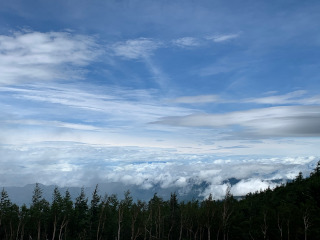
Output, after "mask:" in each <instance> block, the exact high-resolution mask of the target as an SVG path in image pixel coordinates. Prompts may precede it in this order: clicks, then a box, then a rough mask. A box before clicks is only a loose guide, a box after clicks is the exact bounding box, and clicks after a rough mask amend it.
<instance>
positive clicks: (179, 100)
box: [172, 95, 220, 104]
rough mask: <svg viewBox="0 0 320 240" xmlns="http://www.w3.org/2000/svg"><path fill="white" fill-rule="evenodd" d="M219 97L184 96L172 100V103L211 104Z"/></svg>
mask: <svg viewBox="0 0 320 240" xmlns="http://www.w3.org/2000/svg"><path fill="white" fill-rule="evenodd" d="M219 100H220V99H219V96H218V95H198V96H184V97H179V98H176V99H173V100H172V102H174V103H187V104H188V103H189V104H199V103H200V104H201V103H212V102H218V101H219Z"/></svg>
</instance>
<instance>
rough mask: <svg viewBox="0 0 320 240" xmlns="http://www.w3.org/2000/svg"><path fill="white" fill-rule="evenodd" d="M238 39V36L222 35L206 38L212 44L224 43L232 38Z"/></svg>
mask: <svg viewBox="0 0 320 240" xmlns="http://www.w3.org/2000/svg"><path fill="white" fill-rule="evenodd" d="M237 37H239V34H224V35H214V36H210V37H207V39H208V40H212V41H214V42H225V41H228V40H231V39H234V38H237Z"/></svg>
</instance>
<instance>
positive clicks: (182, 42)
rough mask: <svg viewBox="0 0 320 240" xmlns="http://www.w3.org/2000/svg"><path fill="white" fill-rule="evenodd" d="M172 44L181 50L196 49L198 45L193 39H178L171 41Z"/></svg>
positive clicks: (197, 41)
mask: <svg viewBox="0 0 320 240" xmlns="http://www.w3.org/2000/svg"><path fill="white" fill-rule="evenodd" d="M172 43H173V44H174V45H176V46H178V47H182V48H189V47H197V46H199V45H200V42H199V40H198V39H197V38H194V37H183V38H179V39H176V40H173V41H172Z"/></svg>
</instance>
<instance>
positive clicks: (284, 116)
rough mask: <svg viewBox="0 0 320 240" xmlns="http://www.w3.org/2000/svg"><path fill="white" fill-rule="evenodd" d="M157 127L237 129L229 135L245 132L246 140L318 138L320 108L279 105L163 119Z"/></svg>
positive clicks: (319, 132)
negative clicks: (160, 125) (251, 138)
mask: <svg viewBox="0 0 320 240" xmlns="http://www.w3.org/2000/svg"><path fill="white" fill-rule="evenodd" d="M155 123H157V124H167V125H173V126H187V127H209V128H227V127H232V126H237V127H240V129H238V128H236V130H233V131H234V132H233V134H238V133H239V132H240V133H241V132H245V133H246V134H245V135H246V136H247V137H250V136H255V137H260V138H261V137H262V138H263V137H270V136H273V137H274V136H278V137H294V136H296V137H308V136H320V106H280V107H271V108H259V109H252V110H246V111H235V112H229V113H225V114H193V115H188V116H182V117H166V118H162V119H160V120H159V121H156V122H155Z"/></svg>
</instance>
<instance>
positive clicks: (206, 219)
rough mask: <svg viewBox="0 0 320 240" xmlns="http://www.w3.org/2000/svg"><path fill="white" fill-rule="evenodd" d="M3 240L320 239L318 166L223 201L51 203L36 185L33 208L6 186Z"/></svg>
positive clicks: (0, 225) (56, 197) (66, 197)
mask: <svg viewBox="0 0 320 240" xmlns="http://www.w3.org/2000/svg"><path fill="white" fill-rule="evenodd" d="M0 204H1V205H0V239H1V240H24V239H26V240H30V239H37V240H42V239H43V240H47V239H48V240H75V239H77V240H107V239H110V240H164V239H166V240H213V239H216V240H227V239H230V240H233V239H244V240H245V239H248V240H249V239H250V240H254V239H270V240H271V239H280V240H282V239H286V240H290V239H292V240H294V239H305V240H307V239H319V238H320V237H319V236H320V162H319V163H318V165H317V166H316V168H315V169H314V170H313V171H312V172H311V174H310V176H308V177H306V178H304V177H303V176H302V173H299V175H298V176H297V177H296V178H295V179H294V180H293V181H291V182H288V183H286V184H282V185H280V186H278V187H276V188H274V189H266V190H264V191H260V192H256V193H249V194H247V195H246V196H244V197H243V198H242V199H241V200H236V199H235V198H234V197H233V196H232V195H231V193H230V188H228V189H227V191H226V195H225V197H224V199H222V200H214V198H213V197H212V196H209V197H208V198H206V199H204V200H202V201H199V200H191V201H186V202H184V201H179V199H178V198H177V195H176V194H175V193H172V194H171V198H170V199H169V200H166V201H165V200H163V199H162V198H161V197H159V196H157V194H154V196H153V197H152V198H151V199H150V200H149V201H148V202H145V201H139V200H138V201H133V199H132V196H131V195H130V192H129V191H127V192H125V194H124V198H123V199H121V200H120V199H118V197H117V196H116V195H108V194H106V195H104V196H101V195H99V189H98V186H96V188H95V190H94V192H93V193H92V198H91V200H90V201H88V197H87V196H86V195H85V193H84V190H83V189H82V190H81V193H80V194H79V196H78V197H77V198H76V199H75V201H72V199H71V196H70V193H69V192H68V191H66V192H65V193H60V191H59V188H58V187H56V188H55V189H54V191H53V193H52V201H51V202H50V203H49V202H48V201H47V200H46V199H44V198H43V197H42V190H41V188H40V187H39V184H37V185H36V186H35V188H34V191H33V196H32V204H31V205H30V206H26V205H23V206H18V205H16V204H14V203H12V201H11V200H10V197H9V196H8V194H7V192H6V191H5V189H3V190H2V192H1V203H0Z"/></svg>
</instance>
